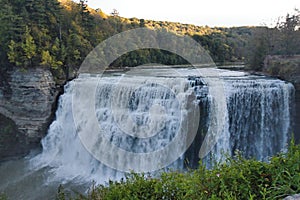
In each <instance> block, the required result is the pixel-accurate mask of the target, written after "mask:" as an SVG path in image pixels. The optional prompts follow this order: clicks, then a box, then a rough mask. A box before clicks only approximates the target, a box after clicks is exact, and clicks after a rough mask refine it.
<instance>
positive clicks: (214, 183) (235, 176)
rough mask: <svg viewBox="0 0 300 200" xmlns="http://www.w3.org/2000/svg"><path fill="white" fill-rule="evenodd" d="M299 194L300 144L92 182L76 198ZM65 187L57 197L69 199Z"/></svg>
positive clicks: (174, 199) (279, 197)
mask: <svg viewBox="0 0 300 200" xmlns="http://www.w3.org/2000/svg"><path fill="white" fill-rule="evenodd" d="M296 193H300V146H299V145H295V144H294V143H293V142H292V144H291V145H290V147H289V149H288V151H287V152H286V153H280V154H278V155H275V156H273V157H272V158H270V160H269V162H260V161H257V160H254V159H250V160H247V159H244V158H243V157H242V156H241V155H240V154H236V156H234V157H233V158H228V159H227V160H226V162H224V163H220V164H216V165H215V166H214V167H213V168H212V169H210V170H208V169H206V168H205V167H204V165H203V164H201V163H200V166H199V168H198V169H196V170H190V171H188V172H186V173H179V172H171V173H163V174H161V177H160V178H152V177H151V176H149V175H145V174H136V173H131V174H130V175H128V177H126V181H125V180H121V181H119V182H113V181H111V182H109V184H108V185H107V186H104V185H98V186H95V185H93V186H92V187H91V188H90V191H89V192H88V194H87V195H82V194H79V195H78V196H77V197H76V198H75V199H91V200H95V199H97V200H104V199H111V200H113V199H115V200H119V199H130V200H135V199H136V200H137V199H172V200H176V199H222V200H223V199H230V200H234V199H272V200H273V199H282V198H284V197H286V196H288V195H292V194H296ZM69 198H70V197H68V196H67V195H65V193H64V190H63V189H62V188H60V189H59V192H58V195H57V199H59V200H62V199H69Z"/></svg>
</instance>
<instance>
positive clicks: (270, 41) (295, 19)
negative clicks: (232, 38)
mask: <svg viewBox="0 0 300 200" xmlns="http://www.w3.org/2000/svg"><path fill="white" fill-rule="evenodd" d="M299 26H300V11H299V10H297V9H296V10H295V13H294V14H291V15H290V14H287V16H286V17H285V18H284V20H283V21H281V22H280V21H279V22H278V23H277V25H276V26H275V27H274V28H268V27H260V28H257V29H256V30H255V31H254V33H253V36H252V38H251V40H250V41H251V45H250V46H249V54H248V55H247V58H248V64H249V66H250V68H251V69H254V70H262V69H263V67H264V61H265V58H266V56H267V55H268V56H270V55H281V56H286V57H289V56H293V55H296V54H300V45H299V44H300V29H299Z"/></svg>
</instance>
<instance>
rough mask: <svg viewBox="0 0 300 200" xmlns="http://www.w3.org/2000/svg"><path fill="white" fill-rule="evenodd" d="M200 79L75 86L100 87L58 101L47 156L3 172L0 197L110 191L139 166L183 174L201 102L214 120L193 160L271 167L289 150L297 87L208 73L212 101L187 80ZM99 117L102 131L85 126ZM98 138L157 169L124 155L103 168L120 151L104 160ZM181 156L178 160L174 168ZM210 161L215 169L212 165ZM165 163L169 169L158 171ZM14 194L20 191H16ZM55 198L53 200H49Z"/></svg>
mask: <svg viewBox="0 0 300 200" xmlns="http://www.w3.org/2000/svg"><path fill="white" fill-rule="evenodd" d="M145 71H147V69H145ZM178 72H179V73H178ZM198 73H199V72H195V71H193V70H187V69H177V71H176V73H174V72H170V71H169V70H168V69H163V70H157V71H155V70H153V69H151V70H149V71H147V72H143V73H142V72H141V71H137V72H135V73H132V74H130V75H129V76H126V77H124V76H113V75H111V76H108V77H102V78H101V81H100V82H97V84H98V85H97V87H95V88H96V90H95V91H93V90H86V91H81V90H79V91H78V87H76V84H77V86H78V83H79V84H80V82H83V83H95V81H94V80H97V78H96V77H90V76H89V75H86V76H82V77H81V78H79V79H76V80H74V81H71V82H69V83H68V84H67V85H66V86H65V92H64V94H63V95H62V96H61V97H60V100H59V107H58V109H57V112H56V119H55V120H54V122H53V123H52V124H51V126H50V128H49V131H48V134H47V136H46V137H45V138H44V139H43V140H42V145H43V152H42V153H41V154H39V155H37V156H35V157H34V158H32V159H30V160H29V161H27V160H25V162H23V161H22V162H21V164H20V163H17V162H9V163H6V164H2V165H1V166H0V169H1V170H0V171H1V173H0V176H1V177H4V178H2V180H4V181H5V182H4V181H3V182H1V181H0V191H6V192H7V193H8V194H9V196H11V197H12V199H16V198H17V199H28V198H27V197H31V198H32V199H41V198H43V199H47V198H50V199H52V198H53V192H55V191H56V188H57V186H58V184H60V183H65V184H71V185H77V184H79V185H81V186H80V187H81V188H82V187H83V185H82V184H85V183H90V182H91V181H92V180H95V181H97V183H105V182H106V181H108V180H109V179H111V180H119V179H120V178H122V177H124V173H123V172H120V171H118V170H115V169H113V168H124V167H125V168H126V167H127V168H126V169H127V170H128V169H130V167H132V166H136V169H145V171H151V169H155V168H157V167H158V168H160V167H166V168H164V169H165V170H168V169H175V170H182V169H183V168H184V159H185V155H184V154H182V153H181V152H182V151H183V150H184V149H185V147H186V146H188V143H189V142H188V141H189V140H190V139H191V137H190V134H191V132H194V131H195V129H197V127H198V125H199V119H198V118H199V117H200V118H201V117H202V116H198V115H197V114H199V113H198V111H199V108H198V103H199V101H207V103H208V104H209V117H208V119H207V123H208V124H207V126H208V128H207V131H206V132H207V134H206V137H205V138H204V141H196V145H194V146H196V147H197V149H198V152H199V155H198V154H197V155H196V156H195V157H198V156H199V157H200V158H205V156H206V155H209V156H213V157H214V158H216V159H218V160H222V158H223V157H224V156H223V153H224V152H226V153H228V154H229V155H232V154H233V152H234V151H235V150H237V149H238V150H240V151H243V152H244V155H245V156H246V157H256V158H257V159H260V160H265V159H266V158H267V157H268V156H271V155H273V154H275V153H277V152H279V151H281V150H284V149H285V147H286V144H287V142H288V139H289V133H290V131H291V130H290V127H291V118H290V116H291V113H290V112H291V105H292V99H293V91H294V89H293V86H292V85H291V84H287V83H285V82H284V81H280V80H276V79H269V78H266V77H258V76H249V75H247V74H245V73H238V72H229V71H222V70H217V73H216V71H214V72H209V71H203V72H202V74H205V75H206V78H204V79H203V80H202V81H203V82H205V83H207V84H208V88H209V93H208V94H207V91H206V90H207V88H205V86H204V87H202V86H201V85H200V86H199V85H198V86H195V85H193V86H191V85H192V84H191V83H192V82H193V81H192V80H188V76H195V75H196V76H198ZM219 76H220V77H221V78H220V77H219ZM120 77H122V79H120ZM87 80H91V81H90V82H89V81H87ZM220 80H221V81H220ZM153 83H154V84H153ZM212 88H214V89H212ZM80 92H81V93H80ZM93 92H95V94H96V96H95V98H91V99H92V100H94V102H93V101H92V102H93V104H91V105H92V106H89V102H90V101H88V100H89V99H88V98H83V99H82V98H81V97H82V96H83V97H85V96H84V95H83V93H84V94H91V93H92V94H93ZM198 97H200V99H199V98H198ZM197 98H198V99H197ZM201 98H202V99H201ZM74 99H75V100H74ZM74 101H75V102H76V104H75V105H74ZM93 105H94V106H93ZM74 110H75V112H76V114H75V115H74ZM93 110H94V111H93ZM91 111H93V112H91ZM93 115H95V116H96V117H95V119H96V120H94V123H95V124H98V126H95V127H94V128H93V127H89V126H86V124H88V123H86V121H87V120H86V119H88V117H89V116H90V117H93ZM99 124H100V126H99ZM82 127H84V128H83V129H82ZM86 128H88V129H86ZM200 128H201V127H200ZM83 130H84V131H83ZM95 130H97V131H95ZM100 132H101V134H99V133H100ZM87 133H96V134H87ZM178 133H180V134H178ZM198 134H199V133H198ZM99 136H101V137H103V138H105V139H106V140H108V141H110V142H111V143H112V144H113V146H114V148H115V147H117V148H118V149H122V150H124V151H126V152H131V153H133V155H136V154H143V153H145V152H150V153H153V152H160V153H159V154H158V155H156V156H157V161H156V160H154V162H153V163H152V164H151V162H150V164H149V162H148V163H147V162H144V161H143V162H139V160H134V159H133V160H130V158H131V159H132V158H133V157H132V156H131V157H130V156H129V157H126V156H120V155H121V154H117V155H119V156H118V157H113V159H111V160H110V161H113V162H114V163H113V164H112V163H108V164H107V163H106V164H103V163H101V162H100V161H99V160H97V159H99V156H100V158H101V153H108V154H107V155H115V154H114V150H115V149H114V148H112V149H109V150H107V151H108V152H103V149H102V150H101V147H103V143H101V141H100V142H99ZM136 138H138V139H136ZM192 138H193V137H192ZM174 141H176V142H174ZM179 141H181V142H179ZM87 142H90V143H87ZM172 142H173V143H175V144H177V147H178V148H176V149H175V148H170V149H169V151H165V152H164V153H162V152H163V151H162V150H164V149H167V147H169V146H168V144H170V143H172ZM215 143H216V145H215ZM180 144H182V145H181V146H180ZM198 144H199V145H198ZM200 146H201V147H200ZM90 147H92V148H94V149H92V148H90ZM99 149H100V150H101V151H98V150H99ZM198 152H197V153H198ZM130 155H132V154H130ZM176 156H177V157H178V160H174V158H176ZM149 159H150V160H151V159H153V158H151V157H148V160H149ZM160 159H161V160H160ZM100 160H101V159H100ZM205 160H206V162H209V161H210V160H209V159H207V158H205ZM146 161H147V159H146ZM161 161H166V163H167V164H168V163H171V164H170V165H163V164H162V165H159V166H157V165H158V163H161ZM171 161H172V162H171ZM173 161H174V162H173ZM28 163H30V164H28ZM145 163H147V165H145ZM14 165H16V166H19V168H18V169H19V170H20V171H18V173H14V174H15V176H13V175H12V174H11V173H7V172H6V171H9V169H10V168H11V169H12V170H14V171H17V170H16V167H9V166H14ZM109 165H112V166H113V168H112V167H111V166H110V167H109ZM208 165H209V163H208ZM128 166H129V167H128ZM125 171H126V170H125ZM141 171H142V170H141ZM7 182H9V183H7ZM30 182H34V183H35V184H28V187H24V183H30ZM25 185H26V184H25ZM30 185H33V186H34V187H33V186H32V187H29V186H30ZM35 187H37V190H39V191H41V193H40V194H39V195H36V196H35V197H34V196H32V191H36V190H35V189H34V188H35ZM38 187H41V188H44V189H38ZM9 188H16V189H15V190H14V191H12V190H11V189H9ZM18 188H19V189H18ZM46 188H49V189H46ZM26 191H27V192H26ZM37 193H38V192H37ZM50 193H51V194H52V196H49V194H50ZM22 195H23V196H22Z"/></svg>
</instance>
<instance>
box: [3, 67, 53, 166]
mask: <svg viewBox="0 0 300 200" xmlns="http://www.w3.org/2000/svg"><path fill="white" fill-rule="evenodd" d="M57 91H58V90H57V89H56V87H55V82H54V80H53V77H52V75H51V72H50V71H48V70H46V69H41V68H35V69H15V70H12V71H11V72H8V73H7V74H1V81H0V120H1V122H0V160H3V159H5V158H8V157H11V156H20V155H24V154H26V153H28V152H29V151H30V149H32V148H34V147H37V146H38V145H39V142H40V139H41V138H42V137H43V136H44V135H45V134H46V131H47V129H48V125H49V124H50V122H51V120H52V116H53V113H54V110H53V109H54V105H55V102H56V97H57V95H58V92H57Z"/></svg>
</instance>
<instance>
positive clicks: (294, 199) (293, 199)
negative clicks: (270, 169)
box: [283, 194, 300, 200]
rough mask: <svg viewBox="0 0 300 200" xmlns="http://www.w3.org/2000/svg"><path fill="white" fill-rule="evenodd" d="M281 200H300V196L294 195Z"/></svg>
mask: <svg viewBox="0 0 300 200" xmlns="http://www.w3.org/2000/svg"><path fill="white" fill-rule="evenodd" d="M283 200H300V194H295V195H293V196H288V197H285V198H284V199H283Z"/></svg>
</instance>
